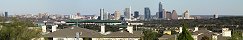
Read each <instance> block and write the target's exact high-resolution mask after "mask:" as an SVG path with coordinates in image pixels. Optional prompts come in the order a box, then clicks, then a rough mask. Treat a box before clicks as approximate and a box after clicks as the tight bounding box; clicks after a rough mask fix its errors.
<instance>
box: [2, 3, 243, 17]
mask: <svg viewBox="0 0 243 40" xmlns="http://www.w3.org/2000/svg"><path fill="white" fill-rule="evenodd" d="M161 1H162V0H73V1H70V0H0V5H2V6H1V7H0V12H1V13H4V12H9V14H10V15H13V14H23V13H24V14H38V13H50V14H76V13H81V15H94V14H95V15H99V9H100V8H104V9H106V10H105V11H107V12H109V13H113V12H114V11H116V10H119V11H120V12H121V14H123V12H124V10H125V8H127V7H130V6H131V8H132V10H131V11H132V12H134V11H139V12H140V15H143V14H144V12H143V11H144V10H143V8H144V7H149V8H150V10H151V14H152V15H155V13H156V12H158V6H159V5H158V3H159V2H161ZM241 1H242V0H163V1H162V4H163V8H164V9H166V10H167V11H172V10H176V11H177V13H178V15H182V14H183V11H186V10H190V14H191V15H213V14H214V13H215V12H216V13H218V14H219V15H243V14H242V13H243V11H242V10H241V9H243V6H241V5H240V4H243V3H242V2H241ZM70 4H71V5H70ZM132 14H133V13H132Z"/></svg>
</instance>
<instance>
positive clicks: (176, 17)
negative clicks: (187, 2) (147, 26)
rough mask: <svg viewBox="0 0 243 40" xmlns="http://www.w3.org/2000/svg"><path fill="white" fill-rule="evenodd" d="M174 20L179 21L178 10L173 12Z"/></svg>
mask: <svg viewBox="0 0 243 40" xmlns="http://www.w3.org/2000/svg"><path fill="white" fill-rule="evenodd" d="M171 19H172V20H177V19H178V15H177V12H176V10H173V11H172V17H171Z"/></svg>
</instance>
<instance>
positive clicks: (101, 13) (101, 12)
mask: <svg viewBox="0 0 243 40" xmlns="http://www.w3.org/2000/svg"><path fill="white" fill-rule="evenodd" d="M104 13H105V10H104V9H103V8H101V9H100V20H104Z"/></svg>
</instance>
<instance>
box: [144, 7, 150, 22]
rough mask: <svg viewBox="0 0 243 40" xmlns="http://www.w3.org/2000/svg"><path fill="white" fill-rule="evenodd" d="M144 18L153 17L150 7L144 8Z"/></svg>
mask: <svg viewBox="0 0 243 40" xmlns="http://www.w3.org/2000/svg"><path fill="white" fill-rule="evenodd" d="M144 19H145V20H150V19H151V13H150V9H149V8H148V7H145V8H144Z"/></svg>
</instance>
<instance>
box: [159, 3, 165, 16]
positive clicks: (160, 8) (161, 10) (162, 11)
mask: <svg viewBox="0 0 243 40" xmlns="http://www.w3.org/2000/svg"><path fill="white" fill-rule="evenodd" d="M164 15H165V14H164V9H163V5H162V2H159V12H158V16H159V17H158V18H160V19H162V18H164Z"/></svg>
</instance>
